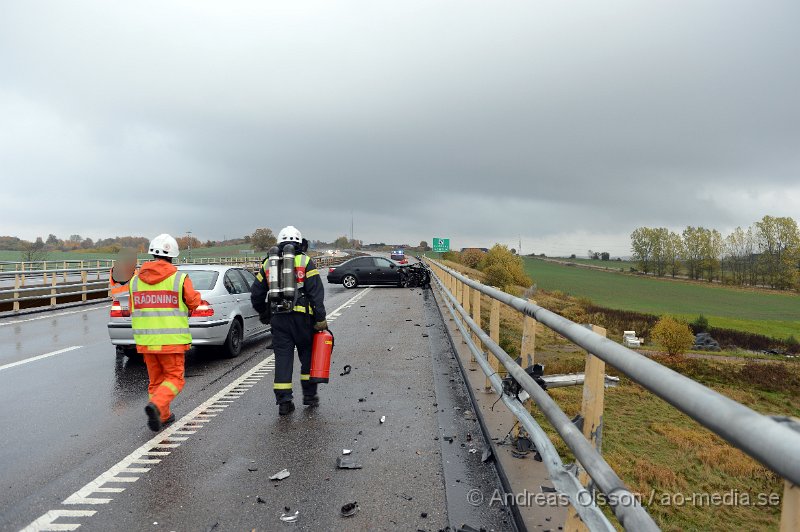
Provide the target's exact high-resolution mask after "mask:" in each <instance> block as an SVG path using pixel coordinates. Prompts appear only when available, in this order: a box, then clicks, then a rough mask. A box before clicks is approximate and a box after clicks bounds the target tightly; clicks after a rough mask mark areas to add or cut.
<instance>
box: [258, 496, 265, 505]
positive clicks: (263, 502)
mask: <svg viewBox="0 0 800 532" xmlns="http://www.w3.org/2000/svg"><path fill="white" fill-rule="evenodd" d="M256 502H257V503H259V504H267V501H265V500H264V499H262V498H261V495H259V496H257V497H256Z"/></svg>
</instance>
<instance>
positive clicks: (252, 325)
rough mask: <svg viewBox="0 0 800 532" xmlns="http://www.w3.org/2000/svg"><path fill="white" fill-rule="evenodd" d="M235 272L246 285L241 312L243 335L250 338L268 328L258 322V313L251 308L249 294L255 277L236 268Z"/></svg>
mask: <svg viewBox="0 0 800 532" xmlns="http://www.w3.org/2000/svg"><path fill="white" fill-rule="evenodd" d="M236 272H237V273H238V274H239V275H241V276H242V278H243V279H244V282H245V284H246V285H247V293H246V294H243V296H244V300H243V301H242V302H241V303H242V306H241V311H242V316H243V317H244V327H245V335H246V336H251V335H253V334H257V333H259V332H261V331H263V330H264V329H266V328H267V327H268V326H267V325H264V324H263V323H261V322H260V321H259V320H258V312H256V309H254V308H253V304H252V303H251V302H250V292H251V290H252V289H253V284H254V283H255V282H256V276H255V275H253V274H252V273H251V272H249V271H247V270H244V269H238V268H237V269H236Z"/></svg>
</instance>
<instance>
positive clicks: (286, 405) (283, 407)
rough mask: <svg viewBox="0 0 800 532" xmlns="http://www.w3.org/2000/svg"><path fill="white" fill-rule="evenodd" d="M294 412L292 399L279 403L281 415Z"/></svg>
mask: <svg viewBox="0 0 800 532" xmlns="http://www.w3.org/2000/svg"><path fill="white" fill-rule="evenodd" d="M292 412H294V403H293V402H292V401H286V402H283V403H281V404H279V405H278V414H279V415H281V416H286V415H288V414H291V413H292Z"/></svg>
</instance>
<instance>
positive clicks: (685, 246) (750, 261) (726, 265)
mask: <svg viewBox="0 0 800 532" xmlns="http://www.w3.org/2000/svg"><path fill="white" fill-rule="evenodd" d="M631 251H632V256H633V260H634V261H635V263H636V268H637V269H638V270H639V271H641V272H642V273H645V274H652V275H656V276H659V277H663V276H665V275H670V276H672V277H679V276H684V275H685V276H686V277H688V278H690V279H696V280H699V279H705V280H707V281H720V282H723V283H725V284H734V285H739V286H744V285H749V286H768V287H771V288H776V289H781V290H786V289H791V288H798V287H800V284H799V283H800V232H799V231H798V227H797V222H795V220H794V219H792V218H790V217H776V216H764V217H763V218H762V219H761V220H759V221H757V222H755V223H754V224H753V225H751V226H750V227H748V228H747V229H743V228H741V227H737V228H736V229H734V230H733V232H731V233H730V234H729V235H727V236H724V237H723V236H722V234H721V233H720V232H719V231H717V230H716V229H707V228H705V227H692V226H689V227H687V228H686V229H684V230H683V231H682V232H681V233H680V234H678V233H675V232H673V231H670V230H669V229H667V228H665V227H640V228H638V229H636V230H634V231H633V233H631Z"/></svg>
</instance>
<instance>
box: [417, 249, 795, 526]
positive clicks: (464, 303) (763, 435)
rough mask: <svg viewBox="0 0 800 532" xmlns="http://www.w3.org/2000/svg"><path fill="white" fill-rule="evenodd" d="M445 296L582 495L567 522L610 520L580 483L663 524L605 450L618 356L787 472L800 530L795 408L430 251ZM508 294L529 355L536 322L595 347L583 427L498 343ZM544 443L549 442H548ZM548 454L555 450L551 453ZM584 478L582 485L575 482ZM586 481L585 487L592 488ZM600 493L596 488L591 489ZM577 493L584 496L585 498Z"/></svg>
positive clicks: (492, 376) (628, 521) (641, 380)
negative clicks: (559, 445)
mask: <svg viewBox="0 0 800 532" xmlns="http://www.w3.org/2000/svg"><path fill="white" fill-rule="evenodd" d="M425 260H426V262H428V264H429V265H430V267H431V270H432V271H433V274H434V275H433V277H434V279H435V283H436V285H437V286H438V287H439V289H440V292H441V293H442V294H443V295H444V300H445V302H446V303H447V305H448V308H449V309H450V311H451V313H452V314H453V317H454V319H455V321H456V325H457V326H458V328H459V330H460V332H461V333H462V335H463V336H464V341H465V342H466V343H467V345H468V347H469V348H470V351H471V352H472V355H473V357H474V359H475V361H476V362H477V363H478V365H479V366H480V367H481V369H482V370H483V372H484V373H485V374H486V375H487V384H491V387H493V388H494V389H495V391H496V392H497V393H499V394H501V396H502V397H501V398H502V399H503V402H504V403H505V404H506V405H507V406H509V408H510V409H511V410H512V412H513V413H514V414H515V415H516V416H517V417H518V418H519V420H520V422H521V424H522V425H523V426H524V427H525V429H526V430H527V431H528V433H529V435H530V436H531V439H532V440H533V442H534V444H535V445H536V448H537V450H538V451H539V452H540V454H541V455H542V457H543V458H544V463H545V465H546V466H547V467H548V471H549V473H550V475H551V478H552V479H553V483H554V485H555V486H556V489H558V490H559V491H562V492H564V493H565V494H567V495H568V496H569V497H570V500H571V501H572V502H573V507H574V510H575V512H572V513H570V515H569V518H568V521H567V527H566V528H569V529H574V528H576V527H577V528H579V527H580V526H581V523H580V521H579V520H578V517H580V518H581V519H582V520H583V523H584V524H585V525H587V526H589V528H590V529H591V530H596V529H597V530H604V529H605V528H604V527H605V524H603V523H597V522H593V521H589V520H587V516H588V517H589V518H590V519H593V518H594V517H595V515H593V514H587V512H586V508H581V506H582V504H581V500H588V499H586V498H585V495H581V494H582V493H583V492H582V491H580V490H581V489H584V487H589V479H590V478H591V481H592V484H593V486H594V487H596V488H597V489H599V490H600V491H602V492H603V493H604V494H605V495H606V500H607V501H608V502H609V504H610V506H611V508H612V510H613V512H614V515H615V516H616V518H617V519H618V520H619V522H620V523H621V524H622V526H623V527H624V528H625V529H629V530H655V529H657V528H658V527H657V525H656V524H655V522H654V521H653V520H652V518H651V517H650V516H649V515H648V514H647V513H646V512H645V510H644V508H643V507H642V506H641V505H640V504H639V499H638V498H637V497H635V496H634V495H633V494H631V492H630V490H628V488H627V487H626V486H625V484H624V483H623V481H622V480H621V479H620V478H619V476H618V475H617V474H616V473H615V472H614V471H613V469H611V467H610V466H609V465H608V463H607V462H606V461H605V459H604V458H603V457H602V455H601V453H600V446H599V442H600V438H601V431H602V411H603V389H604V388H603V376H604V372H605V363H608V364H610V365H611V366H613V367H614V368H616V369H617V370H619V371H620V372H622V373H623V374H625V375H626V376H628V377H629V378H630V379H631V380H632V381H634V382H636V383H638V384H639V385H641V386H642V387H644V388H645V389H647V390H649V391H650V392H652V393H654V394H655V395H657V396H658V397H660V398H661V399H663V400H665V401H666V402H667V403H669V404H671V405H672V406H674V407H675V408H677V409H678V410H680V411H681V412H683V413H685V414H687V415H688V416H689V417H691V418H693V419H694V420H695V421H697V422H699V423H700V424H701V425H703V426H705V427H706V428H708V429H709V430H711V431H712V432H714V433H715V434H717V435H719V436H720V437H722V438H723V439H725V440H726V441H727V442H728V443H730V444H731V445H733V446H735V447H737V448H739V449H741V450H742V451H744V452H745V453H746V454H748V455H749V456H751V457H752V458H754V459H756V460H758V461H759V462H761V463H762V464H764V465H765V466H766V467H768V468H769V469H771V470H772V471H774V472H775V473H777V474H778V475H780V476H781V477H782V478H784V479H785V489H784V498H783V513H782V517H781V530H796V529H797V528H796V527H797V525H798V522H800V521H798V520H800V489H798V486H800V454H798V449H800V424H798V423H797V422H796V421H795V420H793V419H791V418H788V417H770V416H765V415H762V414H759V413H758V412H755V411H754V410H752V409H750V408H748V407H746V406H745V405H742V404H740V403H737V402H736V401H734V400H732V399H730V398H728V397H725V396H724V395H722V394H720V393H718V392H716V391H714V390H712V389H710V388H707V387H706V386H703V385H702V384H700V383H698V382H696V381H693V380H692V379H689V378H687V377H685V376H683V375H681V374H679V373H677V372H675V371H673V370H671V369H669V368H667V367H665V366H662V365H661V364H659V363H657V362H655V361H653V360H651V359H649V358H647V357H645V356H643V355H641V354H639V353H637V352H635V351H632V350H631V349H628V348H627V347H624V346H622V345H620V344H617V343H616V342H613V341H611V340H608V339H607V338H605V334H604V333H605V330H603V329H602V328H599V327H589V328H587V327H586V326H584V325H579V324H577V323H574V322H572V321H570V320H568V319H566V318H564V317H562V316H559V315H558V314H555V313H554V312H551V311H548V310H547V309H544V308H542V307H540V306H538V305H536V304H535V303H534V302H533V301H530V300H525V299H522V298H519V297H515V296H513V295H511V294H508V293H506V292H503V291H501V290H498V289H496V288H493V287H490V286H486V285H484V284H482V283H479V282H477V281H475V280H473V279H470V278H468V277H466V276H465V275H463V274H461V273H459V272H457V271H455V270H453V269H452V268H449V267H447V266H445V265H444V264H442V263H440V262H437V261H435V260H431V259H425ZM482 295H484V296H487V297H488V298H489V300H490V302H491V304H492V309H491V312H490V324H489V329H490V334H486V332H484V330H483V329H482V327H481V324H480V320H481V317H480V316H481V299H482V297H481V296H482ZM501 304H503V305H506V306H508V307H510V308H511V309H514V310H516V311H517V312H519V313H521V314H522V315H523V316H524V318H525V322H526V323H525V328H524V331H523V339H522V347H523V348H522V355H523V356H526V351H527V352H530V351H532V346H533V342H534V338H535V327H534V325H535V324H536V322H538V323H541V324H543V325H544V326H546V327H548V328H550V329H551V330H553V331H555V332H557V333H558V334H560V335H561V336H563V337H564V338H566V339H568V340H569V341H571V342H573V343H574V344H576V345H578V346H580V347H582V348H584V349H585V350H586V351H587V352H588V355H587V358H586V370H585V382H584V393H583V402H582V412H581V414H582V417H583V431H580V430H579V429H578V428H577V427H576V426H575V424H574V423H573V422H572V421H571V420H570V419H569V418H568V417H567V415H566V414H565V413H564V412H563V411H562V410H561V409H560V408H559V406H558V405H557V404H556V403H555V402H554V401H553V399H552V398H551V397H550V396H549V395H548V394H547V392H546V391H544V390H543V389H542V388H541V387H540V386H539V385H538V384H537V383H536V382H535V381H534V380H533V378H531V376H530V375H529V374H528V373H526V372H525V370H524V369H523V368H522V367H521V366H520V365H519V364H517V363H516V362H515V361H514V360H513V359H512V357H511V356H509V355H508V354H507V353H506V352H505V351H504V350H503V349H502V348H501V347H500V345H499V325H500V319H499V306H500V305H501ZM501 367H502V368H504V370H505V371H507V372H508V374H509V375H511V376H513V377H514V379H515V380H516V381H517V382H518V383H519V384H520V385H521V387H522V388H523V389H524V390H525V391H526V392H527V393H528V394H529V396H530V399H531V400H532V401H533V402H534V403H535V404H536V406H537V407H538V409H539V410H540V411H541V413H542V414H543V415H544V417H545V418H546V419H547V420H548V422H549V423H550V424H551V425H552V426H553V428H554V429H555V430H556V432H557V433H558V434H559V436H560V437H561V438H562V439H563V440H564V442H565V443H566V444H567V446H568V447H569V448H570V450H571V451H572V452H573V454H574V456H575V458H576V460H577V462H578V464H579V466H580V472H579V477H578V478H577V479H576V478H575V476H574V475H573V474H572V473H570V472H568V471H566V470H565V469H564V467H563V465H562V464H561V460H560V458H558V456H557V454H556V456H555V458H553V457H552V456H551V455H552V453H553V450H552V449H551V448H552V444H551V443H550V440H549V438H548V437H547V435H546V434H545V433H544V431H543V430H542V429H541V427H540V426H539V425H538V423H537V422H536V421H535V420H534V419H533V418H532V417H531V416H530V414H529V413H528V411H527V409H526V408H525V407H524V406H523V405H522V404H521V403H520V402H519V401H518V400H517V399H516V397H509V396H508V395H503V392H502V388H501V382H500V377H499V376H498V375H497V373H498V371H502V369H501ZM543 449H544V450H545V452H542V450H543ZM546 455H547V456H546ZM575 482H578V486H580V487H579V488H578V492H574V489H575V485H574V484H575ZM584 491H585V489H584ZM592 500H594V498H592ZM576 501H577V504H576Z"/></svg>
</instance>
